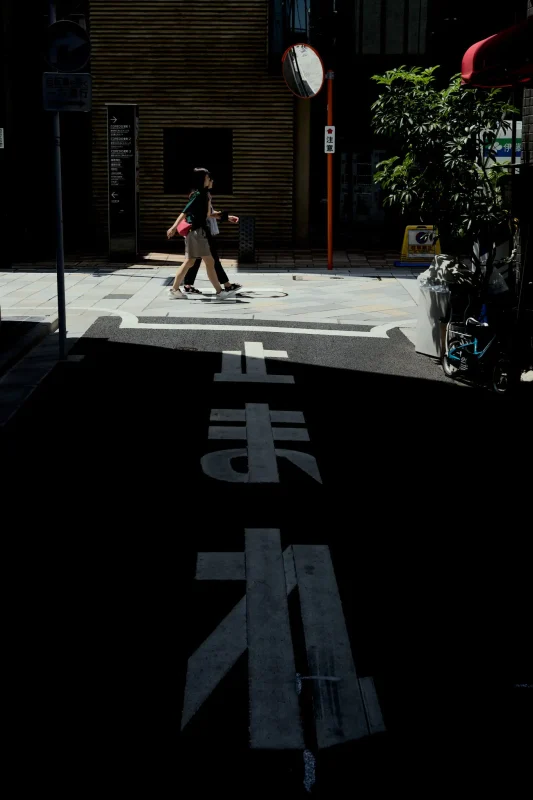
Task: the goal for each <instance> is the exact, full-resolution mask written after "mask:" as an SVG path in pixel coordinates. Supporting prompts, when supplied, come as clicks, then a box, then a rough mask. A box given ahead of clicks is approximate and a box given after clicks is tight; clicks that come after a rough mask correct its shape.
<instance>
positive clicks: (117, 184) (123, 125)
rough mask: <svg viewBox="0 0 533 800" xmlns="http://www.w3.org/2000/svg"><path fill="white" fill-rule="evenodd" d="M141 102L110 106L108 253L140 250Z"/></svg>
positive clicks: (131, 254)
mask: <svg viewBox="0 0 533 800" xmlns="http://www.w3.org/2000/svg"><path fill="white" fill-rule="evenodd" d="M138 118H139V117H138V106H136V105H120V104H115V105H109V106H108V107H107V143H108V219H109V256H110V258H119V259H121V258H123V259H128V258H131V257H135V256H136V255H137V252H138V243H137V239H138V197H139V193H138V149H137V131H138Z"/></svg>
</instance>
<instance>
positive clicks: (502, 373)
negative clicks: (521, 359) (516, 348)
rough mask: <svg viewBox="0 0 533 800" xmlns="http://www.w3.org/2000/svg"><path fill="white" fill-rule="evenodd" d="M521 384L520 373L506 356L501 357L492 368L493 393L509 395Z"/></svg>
mask: <svg viewBox="0 0 533 800" xmlns="http://www.w3.org/2000/svg"><path fill="white" fill-rule="evenodd" d="M518 383H520V373H519V372H518V370H517V369H516V367H513V365H512V364H511V362H510V361H509V359H508V358H505V356H502V357H500V358H499V359H498V360H497V361H496V363H495V364H494V367H493V368H492V391H493V392H495V393H496V394H508V392H510V391H512V389H514V388H516V386H517V385H518Z"/></svg>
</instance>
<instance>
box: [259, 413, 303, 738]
mask: <svg viewBox="0 0 533 800" xmlns="http://www.w3.org/2000/svg"><path fill="white" fill-rule="evenodd" d="M267 413H268V412H267ZM245 554H246V609H247V611H246V616H247V632H248V673H249V686H250V691H249V700H250V744H251V747H252V749H269V750H270V749H275V750H281V749H291V750H303V749H304V747H305V745H304V738H303V731H302V723H301V719H300V708H299V703H298V696H297V694H296V682H295V675H296V667H295V663H294V652H293V648H292V638H291V631H290V623H289V607H288V604H287V589H286V584H285V572H284V569H283V560H282V553H281V539H280V532H279V530H275V529H272V530H269V529H249V530H246V532H245Z"/></svg>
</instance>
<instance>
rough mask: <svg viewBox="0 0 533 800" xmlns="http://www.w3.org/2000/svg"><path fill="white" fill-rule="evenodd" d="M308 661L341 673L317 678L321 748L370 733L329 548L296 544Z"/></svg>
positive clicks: (319, 670)
mask: <svg viewBox="0 0 533 800" xmlns="http://www.w3.org/2000/svg"><path fill="white" fill-rule="evenodd" d="M293 554H294V563H295V565H296V578H297V581H298V590H299V593H300V603H301V608H302V620H303V624H304V636H305V646H306V650H307V663H308V664H309V670H310V672H311V674H313V675H317V676H329V677H341V678H342V680H340V681H324V680H317V681H313V684H312V685H313V690H314V691H313V698H314V705H315V716H316V732H317V741H318V746H319V748H324V747H332V746H333V745H337V744H341V743H342V742H346V741H352V740H354V739H360V738H361V737H362V736H367V735H368V733H369V728H368V723H367V720H366V715H365V708H364V703H363V698H362V694H361V688H360V686H359V681H358V680H357V673H356V671H355V666H354V662H353V657H352V651H351V648H350V640H349V638H348V631H347V630H346V623H345V621H344V615H343V612H342V603H341V599H340V596H339V590H338V587H337V581H336V579H335V572H334V570H333V564H332V562H331V556H330V553H329V548H328V547H326V546H325V545H324V546H322V545H294V546H293Z"/></svg>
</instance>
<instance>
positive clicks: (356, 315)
mask: <svg viewBox="0 0 533 800" xmlns="http://www.w3.org/2000/svg"><path fill="white" fill-rule="evenodd" d="M225 266H226V267H227V271H228V274H229V278H230V280H232V281H238V282H239V283H241V284H242V285H243V290H242V296H239V297H236V298H235V299H232V300H226V301H220V302H219V301H216V300H215V298H214V294H213V289H212V287H211V284H210V283H209V281H208V280H207V276H206V275H205V272H204V271H201V272H200V274H199V278H198V280H197V284H196V285H197V288H198V289H200V291H202V292H205V296H204V297H201V296H196V298H195V299H193V298H192V297H190V296H189V297H188V298H187V300H185V301H180V300H173V299H171V298H170V297H169V294H168V286H169V285H170V283H171V282H172V278H173V275H174V271H175V265H174V264H172V265H171V264H169V265H168V266H158V267H155V268H149V269H146V268H142V267H140V268H136V269H133V268H129V269H128V268H120V269H112V268H109V267H108V268H107V269H105V270H104V269H99V270H96V271H93V270H90V271H83V270H80V269H78V270H76V271H67V273H66V277H65V284H66V300H67V320H68V333H69V336H80V335H81V334H83V333H84V332H85V331H86V330H87V329H88V327H90V325H91V324H92V322H94V320H95V319H97V318H98V317H99V316H106V315H112V314H114V313H115V312H120V311H124V312H129V313H130V314H133V315H135V316H137V317H197V318H205V319H206V320H210V319H254V320H272V321H278V322H283V321H290V322H302V323H307V322H313V323H321V324H323V325H325V326H330V325H332V326H335V325H346V324H348V325H364V326H375V325H385V324H391V323H397V324H398V325H399V327H402V328H405V329H410V328H413V327H414V326H415V320H416V312H417V303H416V297H417V287H416V276H417V274H418V271H417V270H414V269H413V270H409V269H407V270H404V271H399V270H395V271H394V273H393V272H392V271H390V270H389V271H387V270H383V269H380V270H379V272H378V271H377V270H369V269H368V268H366V269H338V270H334V271H333V272H328V271H327V270H326V269H313V270H311V269H302V270H285V269H284V270H262V271H258V270H257V268H251V269H250V270H246V269H242V268H241V269H239V270H238V271H237V270H236V269H232V267H231V266H230V264H229V263H228V262H226V264H225ZM0 304H1V306H2V314H3V316H4V318H5V319H8V318H10V317H15V316H16V317H18V318H22V317H23V316H28V317H31V316H35V315H39V316H41V317H42V316H47V315H55V314H56V312H57V295H56V278H55V273H54V272H53V271H45V270H43V271H41V272H37V271H35V272H23V271H18V272H2V273H0Z"/></svg>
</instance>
